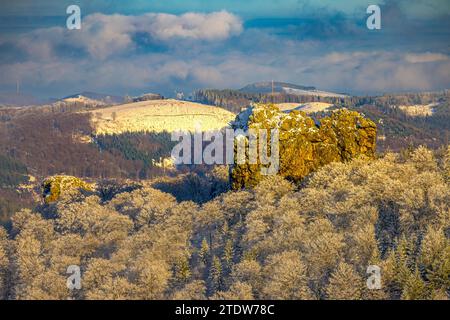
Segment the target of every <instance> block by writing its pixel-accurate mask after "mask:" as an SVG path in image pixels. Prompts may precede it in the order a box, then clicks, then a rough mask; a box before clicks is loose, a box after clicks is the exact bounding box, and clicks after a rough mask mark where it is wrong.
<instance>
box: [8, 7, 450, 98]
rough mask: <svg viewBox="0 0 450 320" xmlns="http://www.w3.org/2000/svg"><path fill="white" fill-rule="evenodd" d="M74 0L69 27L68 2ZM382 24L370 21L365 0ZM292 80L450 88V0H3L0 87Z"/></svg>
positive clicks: (354, 89)
mask: <svg viewBox="0 0 450 320" xmlns="http://www.w3.org/2000/svg"><path fill="white" fill-rule="evenodd" d="M73 4H76V5H78V6H79V7H80V9H81V29H80V30H68V29H67V27H66V19H67V18H68V16H69V15H68V14H66V9H67V7H68V6H69V5H73ZM372 4H376V5H379V6H380V8H381V29H380V30H369V29H368V28H367V27H366V20H367V18H368V17H369V15H370V14H368V13H366V9H367V7H368V6H369V5H372ZM272 79H273V80H275V81H284V82H291V83H295V84H300V85H306V86H315V87H317V88H319V89H322V90H330V91H335V92H343V93H349V94H357V95H366V94H382V93H387V92H405V91H436V90H442V89H448V88H450V0H409V1H407V0H397V1H394V0H368V1H364V0H246V1H242V0H221V1H215V0H164V1H156V0H129V1H123V0H109V1H108V0H89V1H80V0H54V1H50V0H40V1H34V0H14V1H9V0H2V1H1V2H0V93H2V92H11V91H15V90H16V83H17V81H19V82H20V88H21V92H24V93H28V94H32V95H35V96H37V97H40V98H48V97H56V98H58V97H64V96H68V95H72V94H74V93H77V92H82V91H93V92H101V93H108V94H113V95H119V96H123V95H126V94H129V95H139V94H142V93H146V92H155V93H161V94H164V95H166V96H172V95H174V93H175V91H183V92H185V93H189V92H191V91H192V90H195V89H199V88H219V89H225V88H231V89H236V88H240V87H243V86H245V85H246V84H249V83H252V82H256V81H266V80H272Z"/></svg>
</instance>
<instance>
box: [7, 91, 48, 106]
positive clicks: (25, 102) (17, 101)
mask: <svg viewBox="0 0 450 320" xmlns="http://www.w3.org/2000/svg"><path fill="white" fill-rule="evenodd" d="M44 102H46V101H44V100H42V99H39V98H36V97H34V96H32V95H31V94H25V93H16V92H5V93H0V105H4V106H13V107H22V106H32V105H38V104H42V103H44Z"/></svg>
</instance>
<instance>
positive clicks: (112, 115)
mask: <svg viewBox="0 0 450 320" xmlns="http://www.w3.org/2000/svg"><path fill="white" fill-rule="evenodd" d="M89 112H90V113H91V114H92V115H93V117H92V125H93V127H94V128H95V132H96V133H97V134H120V133H125V132H143V131H154V132H163V131H167V132H171V131H178V130H188V131H194V130H196V129H200V130H203V131H205V130H215V129H221V128H223V127H226V126H227V125H228V123H229V122H230V121H232V120H234V118H235V116H234V114H232V113H231V112H229V111H227V110H224V109H221V108H218V107H214V106H209V105H203V104H199V103H194V102H187V101H179V100H173V99H167V100H149V101H141V102H134V103H127V104H122V105H117V106H113V107H107V108H102V109H95V110H92V111H89Z"/></svg>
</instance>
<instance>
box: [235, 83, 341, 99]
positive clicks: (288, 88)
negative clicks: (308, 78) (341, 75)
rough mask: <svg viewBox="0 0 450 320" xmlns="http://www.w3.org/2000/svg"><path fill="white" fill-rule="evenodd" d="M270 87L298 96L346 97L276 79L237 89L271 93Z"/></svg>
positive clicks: (276, 90) (246, 91)
mask: <svg viewBox="0 0 450 320" xmlns="http://www.w3.org/2000/svg"><path fill="white" fill-rule="evenodd" d="M272 87H273V88H272ZM272 89H273V92H274V93H282V94H292V95H299V96H304V95H311V96H319V97H338V98H344V97H346V95H344V94H340V93H334V92H328V91H321V90H317V89H316V88H315V87H312V86H302V85H297V84H292V83H287V82H277V81H274V82H273V83H272V81H262V82H256V83H252V84H249V85H247V86H245V87H243V88H242V89H239V91H240V92H245V93H257V94H269V93H272Z"/></svg>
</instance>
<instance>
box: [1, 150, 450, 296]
mask: <svg viewBox="0 0 450 320" xmlns="http://www.w3.org/2000/svg"><path fill="white" fill-rule="evenodd" d="M211 174H212V175H213V176H214V178H213V179H212V178H211V179H209V180H208V179H200V178H195V177H196V176H197V175H195V174H192V173H189V174H186V175H184V176H179V177H177V178H160V181H159V182H158V183H159V184H160V185H161V184H164V185H165V190H164V192H162V191H160V190H158V189H156V188H155V186H156V185H152V184H148V183H145V182H141V183H138V184H134V186H132V187H130V188H128V189H127V188H125V187H124V186H122V187H120V186H117V185H116V186H114V185H113V184H110V185H104V186H103V187H102V188H101V190H102V192H98V191H97V192H81V191H73V192H70V193H68V194H66V195H65V196H63V197H62V198H61V199H60V200H59V201H57V202H54V203H51V204H46V205H40V206H38V207H36V208H34V209H33V210H30V209H23V210H20V211H18V212H17V213H16V214H15V215H13V217H12V228H11V230H10V231H9V232H8V231H7V230H6V229H3V228H2V229H0V294H1V297H2V298H4V299H448V298H449V293H450V292H449V289H450V187H449V186H450V148H441V149H439V150H438V151H435V152H433V151H432V150H429V149H427V148H425V147H419V148H417V149H415V150H410V151H405V152H403V153H401V154H397V153H392V152H387V153H386V154H385V155H384V156H382V157H379V158H377V159H373V160H367V159H354V160H352V161H350V162H346V163H339V162H337V163H331V164H329V165H327V166H325V167H323V168H321V169H319V170H318V171H316V172H315V173H313V174H311V175H310V176H308V178H307V179H305V180H304V181H303V182H302V183H300V184H293V183H291V182H289V181H287V180H284V179H283V178H281V177H279V176H270V177H267V178H266V179H264V180H263V181H261V182H260V184H259V185H258V186H257V187H255V188H253V189H243V190H238V191H227V190H228V187H227V182H228V170H227V168H225V167H223V168H220V167H217V168H216V169H215V170H214V172H213V173H211ZM197 177H198V176H197ZM206 182H207V185H203V184H204V183H206ZM212 184H217V185H218V187H214V186H212ZM183 188H184V189H183ZM193 189H197V190H209V191H211V193H205V194H204V195H203V196H204V198H203V199H202V197H200V198H197V199H195V200H196V201H192V200H188V199H183V200H181V199H179V200H177V198H176V197H175V196H176V195H177V194H178V195H179V194H189V193H191V194H192V190H193ZM108 190H109V191H110V192H106V191H108ZM214 190H215V191H214ZM188 191H189V192H188ZM213 191H214V192H213ZM217 191H219V192H217ZM105 194H108V195H109V196H107V197H106V196H105ZM200 199H202V200H203V201H199V200H200ZM70 265H76V266H79V267H80V269H81V272H82V278H81V289H79V290H77V289H74V290H70V289H68V287H67V286H66V280H67V277H68V275H67V273H66V272H67V268H68V266H70ZM370 265H372V266H373V265H375V266H378V267H379V268H380V270H381V289H378V290H374V289H369V288H368V286H367V285H366V280H367V278H368V274H366V271H367V267H368V266H370Z"/></svg>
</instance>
